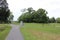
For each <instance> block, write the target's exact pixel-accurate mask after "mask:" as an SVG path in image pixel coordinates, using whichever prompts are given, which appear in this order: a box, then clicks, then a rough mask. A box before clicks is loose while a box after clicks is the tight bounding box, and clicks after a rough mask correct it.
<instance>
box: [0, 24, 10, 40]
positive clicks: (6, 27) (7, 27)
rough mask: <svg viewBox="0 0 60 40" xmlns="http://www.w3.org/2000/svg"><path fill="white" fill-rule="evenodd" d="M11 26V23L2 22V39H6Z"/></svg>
mask: <svg viewBox="0 0 60 40" xmlns="http://www.w3.org/2000/svg"><path fill="white" fill-rule="evenodd" d="M10 29H11V27H10V25H9V24H0V40H5V38H6V37H7V35H8V33H9V31H10Z"/></svg>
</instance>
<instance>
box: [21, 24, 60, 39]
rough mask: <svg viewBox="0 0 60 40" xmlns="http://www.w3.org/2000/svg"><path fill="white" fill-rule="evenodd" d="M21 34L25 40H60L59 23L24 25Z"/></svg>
mask: <svg viewBox="0 0 60 40" xmlns="http://www.w3.org/2000/svg"><path fill="white" fill-rule="evenodd" d="M21 32H22V33H23V36H24V39H25V40H60V24H59V23H49V24H39V23H25V24H24V26H23V27H21Z"/></svg>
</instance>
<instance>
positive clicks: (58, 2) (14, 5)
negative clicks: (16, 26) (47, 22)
mask: <svg viewBox="0 0 60 40" xmlns="http://www.w3.org/2000/svg"><path fill="white" fill-rule="evenodd" d="M7 2H8V4H9V8H10V10H11V11H12V12H13V14H14V20H17V18H18V17H19V16H20V15H21V11H20V10H21V9H23V8H28V7H33V8H34V9H35V10H37V9H38V8H44V9H46V10H47V11H48V16H50V17H53V16H54V17H60V14H59V13H60V0H7Z"/></svg>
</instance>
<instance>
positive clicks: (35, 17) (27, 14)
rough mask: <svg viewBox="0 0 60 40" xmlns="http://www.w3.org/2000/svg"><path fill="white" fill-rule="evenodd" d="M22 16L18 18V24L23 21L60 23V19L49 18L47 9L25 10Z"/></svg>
mask: <svg viewBox="0 0 60 40" xmlns="http://www.w3.org/2000/svg"><path fill="white" fill-rule="evenodd" d="M22 12H23V13H22V15H21V16H20V17H19V18H18V22H20V21H23V22H27V23H56V22H57V23H60V18H57V19H55V18H54V17H52V18H49V17H48V16H47V14H48V12H47V11H46V10H45V9H42V8H40V9H38V10H37V11H36V10H34V9H33V8H32V7H30V8H27V9H23V10H22Z"/></svg>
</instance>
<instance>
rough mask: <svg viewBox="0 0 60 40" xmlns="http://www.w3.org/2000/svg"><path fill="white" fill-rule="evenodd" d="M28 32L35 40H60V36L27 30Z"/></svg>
mask: <svg viewBox="0 0 60 40" xmlns="http://www.w3.org/2000/svg"><path fill="white" fill-rule="evenodd" d="M29 32H30V33H31V34H32V35H33V36H35V37H36V38H37V40H60V34H53V33H48V32H41V31H36V30H29Z"/></svg>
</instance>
